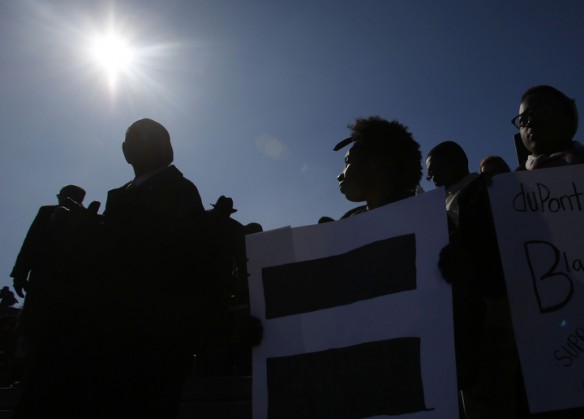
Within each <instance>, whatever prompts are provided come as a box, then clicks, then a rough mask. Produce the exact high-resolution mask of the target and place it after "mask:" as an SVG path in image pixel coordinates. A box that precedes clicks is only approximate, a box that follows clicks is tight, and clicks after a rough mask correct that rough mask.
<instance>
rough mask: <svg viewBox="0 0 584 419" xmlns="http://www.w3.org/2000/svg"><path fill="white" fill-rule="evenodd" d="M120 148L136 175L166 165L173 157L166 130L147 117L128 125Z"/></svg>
mask: <svg viewBox="0 0 584 419" xmlns="http://www.w3.org/2000/svg"><path fill="white" fill-rule="evenodd" d="M122 149H123V151H124V157H125V158H126V161H127V162H128V163H129V164H131V165H132V167H133V168H134V173H135V174H136V176H140V175H143V174H145V173H148V172H151V171H153V170H156V169H159V168H161V167H164V166H168V165H169V164H170V163H172V160H173V158H174V155H173V150H172V145H171V144H170V135H169V133H168V131H167V130H166V128H164V126H163V125H162V124H160V123H158V122H156V121H154V120H152V119H148V118H144V119H139V120H137V121H136V122H134V123H133V124H132V125H130V127H129V128H128V129H127V131H126V139H125V140H124V143H123V144H122Z"/></svg>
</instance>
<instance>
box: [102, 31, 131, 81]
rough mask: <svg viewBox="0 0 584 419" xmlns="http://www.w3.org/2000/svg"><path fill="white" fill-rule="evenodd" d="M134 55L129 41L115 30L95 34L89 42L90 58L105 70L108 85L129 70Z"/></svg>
mask: <svg viewBox="0 0 584 419" xmlns="http://www.w3.org/2000/svg"><path fill="white" fill-rule="evenodd" d="M135 55H136V53H135V50H134V48H132V46H131V45H130V44H129V42H128V41H127V40H126V39H125V38H124V37H123V36H121V35H119V34H116V33H115V32H108V33H106V34H103V35H96V36H95V38H94V39H93V42H92V44H91V56H92V59H93V60H94V62H95V63H96V64H97V65H98V66H99V67H101V68H102V69H103V70H104V71H105V73H106V76H107V78H108V81H109V83H110V87H114V86H115V84H116V82H117V80H118V78H119V77H120V76H122V75H124V74H128V73H129V72H130V71H131V69H132V64H133V62H134V58H135Z"/></svg>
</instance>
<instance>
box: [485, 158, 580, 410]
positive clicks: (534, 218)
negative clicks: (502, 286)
mask: <svg viewBox="0 0 584 419" xmlns="http://www.w3.org/2000/svg"><path fill="white" fill-rule="evenodd" d="M489 194H490V199H491V207H492V209H493V216H494V219H495V225H496V230H497V237H498V240H499V249H500V253H501V260H502V263H503V269H504V271H505V280H506V282H507V290H508V294H509V301H510V304H511V314H512V318H513V328H514V331H515V338H516V341H517V346H518V350H519V355H520V359H521V367H522V371H523V377H524V381H525V386H526V391H527V396H528V402H529V408H530V410H531V412H533V413H538V412H545V411H552V410H560V409H567V408H574V407H580V406H584V166H571V167H563V168H555V169H543V170H537V171H533V172H519V173H513V174H506V175H500V176H497V177H495V178H494V183H493V186H492V187H491V188H490V190H489Z"/></svg>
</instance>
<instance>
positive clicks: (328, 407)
mask: <svg viewBox="0 0 584 419" xmlns="http://www.w3.org/2000/svg"><path fill="white" fill-rule="evenodd" d="M444 207H445V204H444V190H443V189H439V190H436V191H432V192H428V193H425V194H423V195H419V196H417V197H413V198H410V199H407V200H402V201H399V202H396V203H394V204H391V205H387V206H384V207H382V208H379V209H377V210H374V211H370V212H367V213H364V214H361V215H358V216H354V217H350V218H348V219H345V220H339V221H336V222H333V223H327V224H320V225H314V226H308V227H300V228H294V229H291V228H284V229H280V230H273V231H269V232H265V233H261V234H256V235H251V236H248V238H247V253H248V258H249V263H248V270H249V273H250V300H251V307H252V314H253V315H254V316H257V317H259V318H260V319H261V320H262V323H263V326H264V339H263V341H262V344H261V345H260V346H259V347H258V348H256V349H255V350H254V355H253V356H254V359H253V361H254V362H253V412H254V418H255V419H263V418H278V419H282V418H294V419H298V418H302V417H337V418H343V417H388V416H390V415H391V416H393V415H400V418H404V419H406V418H407V419H410V418H428V419H431V418H455V417H458V402H457V392H456V374H455V371H456V368H455V360H454V344H453V329H452V323H453V322H452V304H451V289H450V286H449V285H448V284H446V283H445V281H444V280H443V279H442V278H441V277H440V273H439V271H438V267H437V263H438V255H439V252H440V250H441V249H442V247H443V246H444V245H445V244H446V242H447V240H448V235H447V224H446V213H445V208H444Z"/></svg>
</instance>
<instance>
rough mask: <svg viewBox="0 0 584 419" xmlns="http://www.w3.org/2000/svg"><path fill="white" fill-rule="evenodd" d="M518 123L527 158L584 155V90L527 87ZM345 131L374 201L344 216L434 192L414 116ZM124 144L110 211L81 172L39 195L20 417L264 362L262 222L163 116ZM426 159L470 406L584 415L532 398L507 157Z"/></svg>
mask: <svg viewBox="0 0 584 419" xmlns="http://www.w3.org/2000/svg"><path fill="white" fill-rule="evenodd" d="M512 124H513V125H514V126H515V127H516V128H517V129H518V133H517V135H516V146H517V151H518V159H519V162H520V164H519V167H517V170H539V169H542V168H547V167H556V166H564V165H573V164H581V163H584V147H583V146H582V145H580V144H579V143H577V142H576V141H574V139H573V138H574V135H575V133H576V130H577V127H578V114H577V108H576V104H575V101H574V100H573V99H570V98H569V97H567V96H566V95H565V94H563V93H562V92H560V91H559V90H557V89H555V88H553V87H551V86H536V87H533V88H530V89H528V90H527V91H526V92H525V93H524V94H523V96H522V97H521V102H520V107H519V114H518V115H517V116H515V117H514V118H513V119H512ZM348 128H349V129H350V131H351V134H350V136H349V137H348V138H346V139H344V140H343V141H341V142H339V143H338V144H337V145H336V146H335V147H334V150H340V149H342V148H344V147H346V146H349V145H350V148H349V150H348V151H347V152H346V154H345V158H344V168H343V170H342V172H341V173H340V174H339V176H338V182H339V188H340V191H341V193H343V194H344V195H345V197H346V198H347V199H348V200H349V201H352V202H363V203H364V205H361V206H358V207H356V208H354V209H352V210H351V211H349V212H347V213H346V214H344V215H343V216H342V217H341V218H346V217H350V216H356V215H358V214H361V213H364V212H367V211H370V210H373V209H375V208H378V207H381V206H383V205H387V204H390V203H392V202H396V201H398V200H401V199H404V198H408V197H412V196H414V195H416V194H418V193H421V192H420V190H421V188H420V180H421V177H422V154H421V152H420V147H419V144H418V143H417V142H416V141H415V140H414V137H413V136H412V134H411V133H410V132H409V130H408V128H407V127H405V126H404V125H403V124H401V123H400V122H398V121H395V120H393V121H388V120H386V119H383V118H381V117H379V116H371V117H368V118H358V119H357V120H356V121H355V123H354V124H351V125H349V127H348ZM123 153H124V156H125V158H126V160H127V162H128V163H129V164H130V165H131V166H132V167H133V170H134V175H135V176H134V178H133V179H132V180H131V181H130V182H128V183H127V184H125V185H123V186H121V187H119V188H116V189H112V190H111V191H109V193H108V197H107V201H106V204H105V209H104V211H103V214H99V207H100V204H99V203H98V202H92V203H91V204H89V205H88V206H87V208H86V207H84V206H83V199H84V197H85V191H84V190H83V189H82V188H81V187H79V186H76V185H67V186H65V187H63V188H62V189H61V190H60V192H59V194H58V195H57V198H58V204H57V205H48V206H43V207H41V208H40V210H39V212H38V214H37V216H36V218H35V220H34V221H33V223H32V225H31V227H30V229H29V231H28V234H27V236H26V238H25V240H24V243H23V245H22V249H21V251H20V253H19V255H18V258H17V261H16V263H15V266H14V269H13V271H12V273H11V277H12V278H13V279H14V290H15V291H16V293H17V294H18V296H20V297H21V298H24V297H25V295H26V298H25V302H24V307H23V309H22V311H21V312H20V314H18V316H16V314H15V311H14V310H13V309H12V311H11V312H10V313H8V312H7V311H6V310H8V308H9V307H10V306H12V305H13V304H14V302H15V297H14V295H13V294H12V293H11V292H10V291H9V290H8V289H7V288H6V289H3V290H2V295H1V302H2V303H1V304H0V307H2V310H3V311H2V315H3V318H2V319H3V322H2V329H1V330H0V332H1V333H2V342H3V346H2V348H0V351H1V352H0V353H1V354H2V355H3V356H4V357H7V355H6V354H10V353H13V354H15V356H16V359H17V360H18V362H17V363H16V365H14V364H10V363H8V362H4V363H3V364H2V365H3V367H4V368H3V369H4V371H10V373H8V374H4V375H3V376H2V377H3V380H4V383H3V384H4V385H6V384H8V383H7V381H14V380H20V382H21V383H20V385H21V386H22V389H23V395H22V400H21V402H20V405H19V407H18V409H17V411H16V412H15V416H14V417H15V418H18V419H20V418H45V417H47V418H48V417H59V418H175V417H176V416H177V414H178V407H179V402H180V396H181V390H182V386H183V383H184V379H185V377H186V376H188V375H191V374H195V375H204V376H205V375H206V376H209V375H211V376H221V375H234V374H242V375H249V374H251V347H252V346H254V345H258V344H260V343H261V339H262V326H261V323H260V321H259V319H257V318H254V317H252V316H251V315H250V311H249V293H248V288H247V270H246V252H245V235H246V234H252V233H257V232H261V231H262V228H261V225H260V224H257V223H251V224H249V225H246V226H244V225H242V224H241V223H239V222H237V221H236V220H234V219H232V218H231V215H232V214H233V213H234V212H235V211H236V210H235V209H234V208H233V201H232V200H231V199H230V198H226V197H224V196H221V197H220V198H219V199H218V200H217V202H216V204H215V205H214V206H213V208H212V209H209V210H205V209H204V207H203V204H202V201H201V198H200V196H199V192H198V190H197V187H196V186H195V185H194V184H193V183H192V182H191V181H189V180H188V179H186V178H185V177H184V176H183V175H182V173H181V172H180V171H179V170H178V169H177V168H176V167H175V166H174V165H172V162H173V149H172V146H171V143H170V135H169V133H168V132H167V130H166V129H165V128H164V127H163V126H162V125H161V124H160V123H158V122H156V121H153V120H151V119H140V120H138V121H136V122H134V123H133V124H132V125H131V126H130V127H129V128H128V130H127V131H126V136H125V140H124V142H123ZM425 163H426V171H427V179H428V180H429V181H433V183H434V184H435V185H436V186H437V187H442V186H443V187H444V188H445V193H446V202H445V205H446V212H447V215H448V220H447V222H448V226H449V244H448V245H447V246H446V247H445V248H444V249H443V250H442V252H441V254H440V263H439V268H440V271H441V273H442V276H443V277H444V279H445V280H446V281H447V282H448V283H450V284H451V285H452V294H453V313H454V333H455V342H454V343H455V352H456V366H457V379H458V387H459V388H458V390H459V398H460V418H465V419H474V418H478V419H484V418H489V419H506V418H513V419H515V418H528V417H541V418H583V417H584V410H583V409H572V410H570V411H567V410H566V411H562V412H551V413H547V414H538V415H532V414H530V413H529V410H528V407H527V400H526V395H525V390H524V385H523V379H522V374H521V367H520V365H519V357H518V354H517V349H516V346H515V338H514V334H513V329H512V326H511V317H510V312H509V305H508V300H507V292H506V287H505V281H504V275H503V269H502V266H501V262H500V258H499V249H498V245H497V238H496V236H495V229H494V223H493V218H492V215H491V208H490V203H489V198H488V188H489V186H490V184H491V178H492V177H493V176H496V175H498V174H500V173H504V172H510V168H509V166H508V165H507V163H506V162H505V161H504V160H503V159H502V158H500V157H498V156H496V155H493V156H487V157H485V158H484V159H483V160H482V161H481V162H480V165H479V167H478V169H479V171H478V173H475V172H471V171H470V170H469V162H468V159H467V156H466V153H465V152H464V150H463V148H462V147H461V146H460V145H459V144H457V143H456V142H454V141H445V142H442V143H440V144H437V145H436V146H435V147H434V148H432V150H431V151H430V152H429V153H428V155H427V156H426V161H425ZM319 222H334V219H333V218H331V217H321V219H320V220H319ZM11 295H12V296H11ZM6 316H8V317H6ZM10 316H11V317H10ZM5 318H6V319H8V320H9V321H4V319H5ZM16 318H17V319H18V320H17V322H16V321H15V320H16ZM10 320H13V321H10ZM6 342H10V343H9V344H5V343H6Z"/></svg>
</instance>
